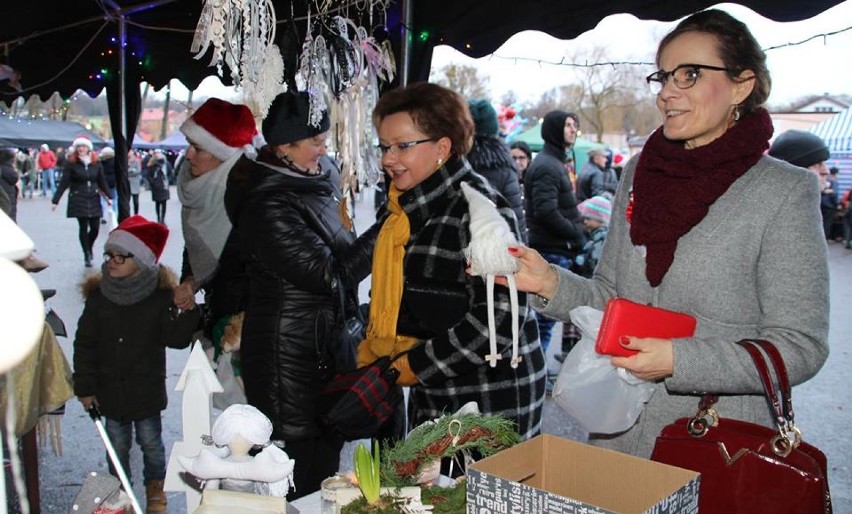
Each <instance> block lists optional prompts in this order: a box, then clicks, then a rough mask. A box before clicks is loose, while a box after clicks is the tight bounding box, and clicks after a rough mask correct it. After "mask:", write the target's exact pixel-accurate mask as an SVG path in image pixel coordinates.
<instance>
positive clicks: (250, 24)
mask: <svg viewBox="0 0 852 514" xmlns="http://www.w3.org/2000/svg"><path fill="white" fill-rule="evenodd" d="M275 25H276V23H275V8H274V6H273V5H272V1H271V0H251V1H250V2H247V3H246V4H245V5H244V6H243V49H242V54H241V57H240V70H241V75H242V83H241V86H242V88H243V99H244V101H245V103H246V105H248V107H249V109H251V111H252V113H254V115H255V116H258V117H260V118H265V117H266V113H267V112H268V111H269V106H270V105H271V104H272V101H273V100H274V99H275V97H276V96H277V95H278V94H279V93H282V92H283V91H285V90H286V86H285V85H284V84H283V82H284V59H283V58H282V57H281V51H280V50H279V49H278V46H276V45H274V44H272V42H273V41H274V40H275Z"/></svg>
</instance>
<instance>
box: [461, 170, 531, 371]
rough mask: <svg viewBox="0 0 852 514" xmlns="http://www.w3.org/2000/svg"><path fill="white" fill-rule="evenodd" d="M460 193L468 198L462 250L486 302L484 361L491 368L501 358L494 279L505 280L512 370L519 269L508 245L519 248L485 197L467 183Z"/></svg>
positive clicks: (515, 353)
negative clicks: (487, 347)
mask: <svg viewBox="0 0 852 514" xmlns="http://www.w3.org/2000/svg"><path fill="white" fill-rule="evenodd" d="M461 190H462V193H463V194H464V196H465V198H467V203H468V209H469V212H470V245H468V247H467V248H465V251H464V253H465V256H466V257H467V259H468V261H469V262H470V272H471V274H472V275H476V276H485V280H486V286H487V287H488V289H487V300H488V339H489V342H490V352H489V354H488V355H486V356H485V360H486V361H488V362H489V363H490V364H491V367H492V368H494V367H497V361H498V360H500V359H501V358H502V355H500V353H498V352H497V329H496V322H495V318H494V277H495V276H496V275H501V276H505V277H506V281H507V283H508V285H509V301H510V302H511V308H512V360H511V361H510V364H511V366H512V367H513V368H517V367H518V363H519V362H521V358H520V357H519V356H518V288H517V285H516V284H515V275H514V273H515V272H516V271H517V270H518V262H517V260H516V259H515V257H512V256H511V255H509V252H508V251H507V248H508V247H509V246H518V244H519V243H518V239H517V238H516V237H515V234H514V233H513V232H512V229H511V228H510V227H509V224H508V223H506V220H505V219H503V217H502V216H500V212H499V211H498V210H497V206H496V205H494V202H492V201H491V200H490V199H488V197H486V196H485V195H483V194H482V193H480V192H479V191H477V190H475V189H474V188H473V187H471V186H470V185H469V184H467V183H466V182H462V183H461Z"/></svg>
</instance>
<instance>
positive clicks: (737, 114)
mask: <svg viewBox="0 0 852 514" xmlns="http://www.w3.org/2000/svg"><path fill="white" fill-rule="evenodd" d="M740 118H742V113H741V112H740V104H736V105H734V121H740Z"/></svg>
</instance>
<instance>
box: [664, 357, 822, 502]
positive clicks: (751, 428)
mask: <svg viewBox="0 0 852 514" xmlns="http://www.w3.org/2000/svg"><path fill="white" fill-rule="evenodd" d="M737 344H739V345H740V346H742V347H743V348H745V349H746V350H747V351H748V353H749V355H750V356H751V358H752V360H753V361H754V364H755V366H757V370H758V373H759V375H760V379H761V381H762V382H763V387H764V391H765V393H766V398H767V401H768V402H769V407H770V409H771V410H772V413H773V415H774V418H775V421H776V429H775V430H772V429H770V428H767V427H764V426H762V425H756V424H754V423H748V422H745V421H739V420H734V419H720V418H719V415H718V414H717V413H716V411H715V410H714V409H713V404H714V403H715V402H716V400H717V399H718V397H717V396H716V395H704V397H702V399H701V402H700V404H699V411H698V414H696V415H695V416H694V417H692V418H681V419H679V420H677V421H676V422H674V423H673V424H671V425H668V426H667V427H665V428H663V430H662V431H661V432H660V435H659V436H658V437H657V443H656V445H655V446H654V451H653V453H652V454H651V460H654V461H657V462H662V463H664V464H671V465H673V466H678V467H681V468H685V469H690V470H692V471H697V472H699V473H701V479H700V480H701V481H700V484H701V485H700V492H699V497H698V511H699V512H701V514H713V513H720V514H721V513H725V514H731V513H746V512H747V513H756V512H767V513H769V512H771V513H773V514H783V513H791V514H792V513H797V514H808V513H813V514H817V513H819V514H830V513H831V511H832V508H831V495H830V494H829V491H828V472H827V465H826V458H825V455H824V454H823V453H822V452H821V451H820V450H819V449H817V448H815V447H814V446H811V445H809V444H807V443H805V442H803V441H802V434H801V432H800V431H799V429H798V428H796V426H795V424H794V423H793V402H792V397H791V390H790V382H789V380H788V378H787V369H786V367H785V366H784V361H783V359H782V358H781V353H780V352H779V351H778V349H777V348H775V346H774V345H773V344H772V343H770V342H769V341H765V340H743V341H739V342H738V343H737ZM759 348H762V349H763V351H764V352H766V354H767V355H768V356H769V360H770V361H771V362H772V364H773V366H774V368H775V377H776V378H777V381H778V388H777V389H776V387H775V384H774V383H773V380H772V377H771V376H770V374H769V370H768V368H767V364H766V360H765V358H764V356H763V353H761V351H760V349H759ZM779 393H780V394H779Z"/></svg>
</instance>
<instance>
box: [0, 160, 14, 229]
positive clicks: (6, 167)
mask: <svg viewBox="0 0 852 514" xmlns="http://www.w3.org/2000/svg"><path fill="white" fill-rule="evenodd" d="M15 153H17V151H16V150H15V149H14V148H0V188H2V189H3V191H4V192H5V193H6V196H8V197H9V213H8V214H9V217H10V218H12V221H17V216H18V172H17V170H15Z"/></svg>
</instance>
